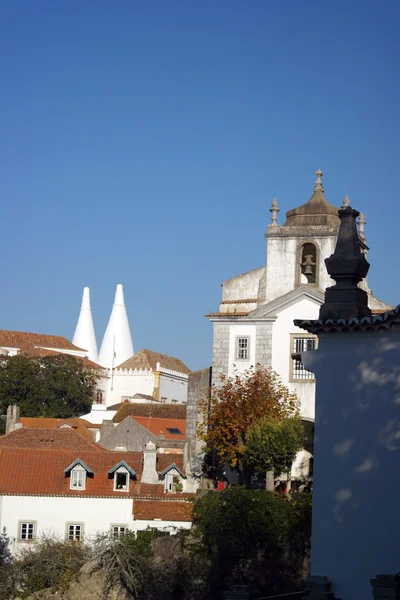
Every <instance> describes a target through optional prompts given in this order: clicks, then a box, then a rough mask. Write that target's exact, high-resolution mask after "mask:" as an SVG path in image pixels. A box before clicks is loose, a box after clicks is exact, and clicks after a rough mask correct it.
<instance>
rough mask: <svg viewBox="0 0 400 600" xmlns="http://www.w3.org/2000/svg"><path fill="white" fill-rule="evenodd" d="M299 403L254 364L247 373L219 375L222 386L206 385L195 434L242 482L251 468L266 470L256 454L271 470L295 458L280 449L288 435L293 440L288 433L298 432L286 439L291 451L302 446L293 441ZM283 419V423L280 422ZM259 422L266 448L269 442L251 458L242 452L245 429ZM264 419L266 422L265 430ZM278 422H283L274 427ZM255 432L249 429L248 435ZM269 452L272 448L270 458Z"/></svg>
mask: <svg viewBox="0 0 400 600" xmlns="http://www.w3.org/2000/svg"><path fill="white" fill-rule="evenodd" d="M298 407H299V400H298V398H297V396H296V394H295V393H292V392H290V391H289V390H288V388H287V387H286V386H284V385H283V383H282V381H281V379H280V377H279V376H278V375H277V374H276V373H275V372H274V371H273V370H272V369H264V368H262V367H257V369H256V370H255V371H254V372H252V371H247V372H245V373H243V374H241V375H236V377H234V378H227V377H224V376H223V377H222V385H221V386H213V387H212V388H211V400H208V399H206V400H204V401H203V403H202V404H201V408H202V413H203V420H202V423H201V425H200V428H199V434H200V437H201V438H202V439H203V440H204V441H205V443H206V451H208V452H209V453H212V452H216V454H217V456H218V459H219V461H220V463H222V464H226V465H228V466H229V467H231V468H232V469H236V470H237V471H238V472H239V474H240V475H241V477H242V481H246V480H247V479H248V476H249V475H250V474H251V472H253V473H255V472H260V471H261V470H263V471H264V470H267V469H264V468H263V469H260V466H261V464H262V461H261V457H262V458H263V461H264V463H265V464H266V465H269V467H270V470H271V471H279V470H280V466H281V464H283V465H284V468H285V470H286V469H287V465H288V463H289V462H290V463H291V461H292V460H293V458H294V455H293V453H292V452H290V453H286V449H285V444H288V443H289V439H290V440H291V442H293V439H292V437H291V436H290V435H289V434H290V432H292V433H293V434H294V433H295V432H297V433H296V435H295V436H294V440H295V441H296V443H295V444H293V443H291V446H290V450H292V448H293V446H296V451H297V450H299V449H300V448H301V444H300V446H298V445H297V440H298V439H299V435H298V432H299V431H300V428H301V420H300V413H299V408H298ZM286 421H288V424H287V425H283V423H285V422H286ZM259 423H261V424H262V425H261V426H262V427H263V429H264V432H265V433H266V434H267V435H268V436H269V439H270V443H269V447H268V440H266V441H265V444H264V446H263V448H264V450H265V451H264V452H263V453H262V456H261V455H257V458H258V462H256V461H255V455H254V453H252V454H251V456H250V455H249V454H248V452H247V443H248V436H249V432H250V431H251V430H252V428H253V427H254V426H255V425H256V424H259ZM268 423H270V424H271V425H270V427H269V429H268V428H267V425H266V424H268ZM280 423H282V426H281V427H280V428H279V424H280ZM272 424H275V425H272ZM273 427H275V429H276V432H275V436H273V435H272V432H271V428H273ZM258 431H259V430H257V431H256V432H253V434H252V435H253V437H254V436H255V435H256V433H258ZM272 438H273V440H274V442H275V443H276V444H279V443H282V444H283V446H280V447H278V448H273V444H272ZM269 450H271V452H272V450H273V452H272V453H271V455H270V456H269V455H268V452H269ZM278 456H279V461H277V458H278ZM282 457H284V460H283V459H282ZM215 462H218V461H214V463H215ZM259 469H260V471H259Z"/></svg>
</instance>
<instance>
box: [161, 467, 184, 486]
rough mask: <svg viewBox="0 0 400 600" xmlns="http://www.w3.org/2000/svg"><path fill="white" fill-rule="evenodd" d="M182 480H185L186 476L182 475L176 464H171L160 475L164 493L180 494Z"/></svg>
mask: <svg viewBox="0 0 400 600" xmlns="http://www.w3.org/2000/svg"><path fill="white" fill-rule="evenodd" d="M183 479H186V475H185V474H184V473H182V471H181V470H180V468H179V467H178V466H177V464H176V463H172V464H171V465H170V466H169V467H167V468H166V469H164V471H163V472H162V473H160V480H161V481H163V480H164V491H165V492H181V491H182V489H183V481H182V480H183Z"/></svg>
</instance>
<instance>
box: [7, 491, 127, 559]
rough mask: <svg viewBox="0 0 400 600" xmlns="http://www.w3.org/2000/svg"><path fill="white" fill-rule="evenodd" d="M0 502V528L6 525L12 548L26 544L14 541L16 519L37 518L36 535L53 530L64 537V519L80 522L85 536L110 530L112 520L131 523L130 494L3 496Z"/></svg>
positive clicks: (52, 531)
mask: <svg viewBox="0 0 400 600" xmlns="http://www.w3.org/2000/svg"><path fill="white" fill-rule="evenodd" d="M0 506H1V513H0V528H1V530H3V527H5V528H6V530H7V535H8V536H9V537H10V539H11V541H12V550H13V552H15V551H16V550H17V549H18V547H19V546H21V545H26V542H21V543H18V541H17V540H18V522H19V521H27V522H29V521H36V522H37V535H39V536H40V535H41V534H43V533H55V534H56V535H59V536H61V537H64V536H65V532H66V524H67V523H83V524H84V528H83V532H84V536H85V537H87V536H91V535H94V534H96V533H97V532H98V531H109V530H110V526H111V524H112V523H121V524H123V523H125V524H126V525H128V526H129V527H132V498H130V499H129V498H75V497H67V498H60V497H57V498H55V497H46V496H3V497H2V503H1V505H0Z"/></svg>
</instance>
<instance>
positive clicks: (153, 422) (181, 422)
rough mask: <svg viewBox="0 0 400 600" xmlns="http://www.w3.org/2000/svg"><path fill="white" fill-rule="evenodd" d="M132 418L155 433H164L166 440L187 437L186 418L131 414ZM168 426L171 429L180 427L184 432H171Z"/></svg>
mask: <svg viewBox="0 0 400 600" xmlns="http://www.w3.org/2000/svg"><path fill="white" fill-rule="evenodd" d="M131 419H134V420H135V421H137V422H138V423H139V425H142V427H145V428H146V429H148V430H149V431H151V433H154V435H161V434H163V435H164V437H165V439H166V440H182V441H184V440H185V438H186V420H185V419H158V418H155V417H136V416H131ZM168 428H171V429H179V431H181V432H182V434H178V433H170V432H169V431H168Z"/></svg>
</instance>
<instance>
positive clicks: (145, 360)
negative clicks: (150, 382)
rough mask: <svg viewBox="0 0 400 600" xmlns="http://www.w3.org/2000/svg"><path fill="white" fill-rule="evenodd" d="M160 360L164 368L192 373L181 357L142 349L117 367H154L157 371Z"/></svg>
mask: <svg viewBox="0 0 400 600" xmlns="http://www.w3.org/2000/svg"><path fill="white" fill-rule="evenodd" d="M158 362H159V363H160V365H161V367H164V369H170V370H171V371H178V372H179V373H184V374H186V375H188V374H189V373H191V370H190V369H189V368H188V367H187V366H186V365H185V364H184V363H183V362H182V361H181V360H180V359H179V358H174V357H173V356H168V355H167V354H160V353H159V352H153V351H152V350H141V351H140V352H138V353H137V354H135V355H134V356H131V358H128V360H126V361H125V362H123V363H122V364H121V365H118V366H117V369H152V370H153V371H155V370H156V368H157V363H158Z"/></svg>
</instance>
